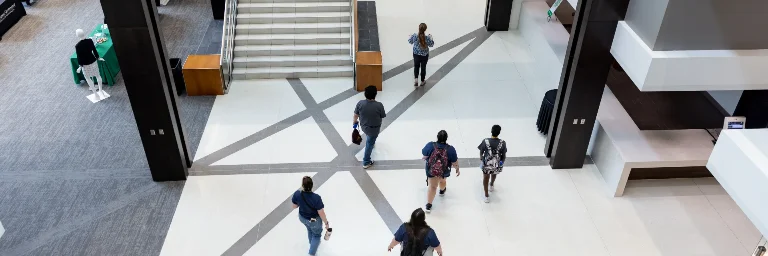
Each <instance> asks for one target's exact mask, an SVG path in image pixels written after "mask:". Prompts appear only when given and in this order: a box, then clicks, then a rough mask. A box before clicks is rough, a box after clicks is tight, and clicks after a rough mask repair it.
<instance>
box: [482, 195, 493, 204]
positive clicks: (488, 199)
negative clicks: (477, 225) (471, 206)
mask: <svg viewBox="0 0 768 256" xmlns="http://www.w3.org/2000/svg"><path fill="white" fill-rule="evenodd" d="M483 202H485V203H486V204H487V203H490V202H491V199H490V198H488V197H487V196H486V197H485V200H483Z"/></svg>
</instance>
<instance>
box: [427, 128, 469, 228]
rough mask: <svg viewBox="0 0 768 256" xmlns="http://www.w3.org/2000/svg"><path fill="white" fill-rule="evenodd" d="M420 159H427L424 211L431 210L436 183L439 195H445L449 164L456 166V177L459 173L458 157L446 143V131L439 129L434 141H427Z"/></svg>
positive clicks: (449, 174)
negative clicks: (425, 203) (426, 186)
mask: <svg viewBox="0 0 768 256" xmlns="http://www.w3.org/2000/svg"><path fill="white" fill-rule="evenodd" d="M421 154H422V155H423V157H422V159H424V160H427V162H426V170H427V185H428V186H429V187H428V188H427V205H426V207H425V209H424V210H425V211H426V212H427V213H430V212H432V201H434V200H435V194H436V193H437V187H438V183H439V185H440V196H445V191H446V190H448V188H447V187H446V185H448V184H447V182H446V179H447V178H448V177H450V176H451V166H453V168H456V177H458V176H459V175H461V172H459V157H458V156H457V155H456V148H454V147H453V146H451V145H448V132H446V131H445V130H441V131H440V132H438V133H437V141H436V142H428V143H427V145H425V146H424V148H422V149H421Z"/></svg>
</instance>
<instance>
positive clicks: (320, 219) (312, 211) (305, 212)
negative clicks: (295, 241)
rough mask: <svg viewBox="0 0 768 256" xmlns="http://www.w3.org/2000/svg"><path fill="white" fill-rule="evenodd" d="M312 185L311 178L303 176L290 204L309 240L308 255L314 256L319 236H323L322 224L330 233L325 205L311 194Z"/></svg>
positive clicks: (318, 244)
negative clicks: (305, 228)
mask: <svg viewBox="0 0 768 256" xmlns="http://www.w3.org/2000/svg"><path fill="white" fill-rule="evenodd" d="M313 186H314V183H313V182H312V178H311V177H309V176H304V178H302V179H301V189H300V190H298V191H296V192H295V193H293V197H291V202H293V209H296V208H299V221H301V223H302V224H304V226H305V227H307V238H308V239H309V255H311V256H314V255H315V254H316V253H317V247H319V246H320V236H321V235H322V234H323V223H325V227H326V228H328V230H329V231H330V224H329V223H328V217H326V215H325V205H323V199H322V198H321V197H320V195H318V194H315V193H314V192H312V187H313Z"/></svg>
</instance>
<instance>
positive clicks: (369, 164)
mask: <svg viewBox="0 0 768 256" xmlns="http://www.w3.org/2000/svg"><path fill="white" fill-rule="evenodd" d="M371 166H373V161H371V162H370V163H368V164H366V165H363V169H368V168H371Z"/></svg>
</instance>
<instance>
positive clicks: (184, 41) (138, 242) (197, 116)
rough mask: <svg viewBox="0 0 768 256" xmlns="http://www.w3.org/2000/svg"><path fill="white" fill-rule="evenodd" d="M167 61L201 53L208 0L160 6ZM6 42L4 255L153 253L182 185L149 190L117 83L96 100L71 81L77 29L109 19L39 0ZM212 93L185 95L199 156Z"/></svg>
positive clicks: (94, 9) (61, 0) (74, 4)
mask: <svg viewBox="0 0 768 256" xmlns="http://www.w3.org/2000/svg"><path fill="white" fill-rule="evenodd" d="M158 10H159V13H160V24H161V29H162V33H163V36H164V38H165V44H166V49H167V51H168V54H167V56H170V57H178V58H183V57H185V56H186V55H188V54H193V53H195V52H196V51H197V50H198V48H200V45H201V43H203V42H205V44H206V45H209V44H210V42H211V40H212V39H210V38H209V39H206V38H204V35H205V33H206V30H207V29H208V26H209V24H210V23H211V20H212V15H211V10H210V6H209V3H208V1H207V0H183V1H177V0H172V1H171V2H170V4H169V5H168V6H165V7H159V8H158ZM27 12H28V15H27V16H26V17H24V18H23V19H22V20H21V21H20V22H19V23H18V24H17V25H16V26H15V27H14V28H13V29H11V30H10V31H9V32H8V33H6V34H5V35H4V36H3V40H2V41H0V49H1V50H0V91H2V93H0V221H2V223H3V225H4V226H5V228H6V233H5V235H3V237H2V238H0V255H157V254H158V253H159V251H160V248H161V246H162V242H163V239H164V237H165V233H166V232H167V229H168V226H169V225H170V221H171V218H172V215H173V211H174V210H175V207H176V203H177V201H178V197H179V196H180V194H181V189H182V187H183V182H175V183H154V182H152V180H151V178H150V174H149V170H148V169H147V162H146V157H145V156H144V151H143V149H142V145H141V141H140V139H139V135H138V132H137V130H136V124H135V121H134V118H133V113H132V112H131V108H130V103H129V101H128V97H127V94H126V91H125V85H124V82H123V80H122V77H121V76H120V75H118V77H117V83H116V84H115V85H114V86H112V87H106V86H105V88H106V89H105V90H107V92H109V93H110V94H111V95H112V97H110V98H109V99H108V100H105V101H103V102H99V103H97V104H92V103H91V102H90V101H88V100H87V99H86V98H85V96H86V95H88V94H89V91H88V89H87V86H86V85H79V86H78V85H75V84H74V81H73V78H72V73H71V71H70V66H69V65H70V64H69V56H70V55H71V54H72V53H73V52H74V44H75V43H76V42H77V38H76V36H75V33H74V31H75V29H77V28H82V29H84V30H86V31H90V30H91V29H93V28H94V27H95V26H96V25H97V24H100V23H101V22H102V21H103V14H102V12H101V7H100V5H99V1H98V0H40V1H38V2H37V3H36V4H35V5H34V6H32V7H31V8H27ZM213 101H214V97H180V100H179V109H180V112H181V118H182V125H183V126H184V129H185V131H186V137H187V141H188V145H189V147H190V151H191V152H192V153H193V154H194V151H195V150H196V149H197V145H198V143H199V141H200V137H201V136H202V133H203V129H204V127H205V123H206V121H207V119H208V115H209V113H210V110H211V107H212V106H213Z"/></svg>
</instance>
